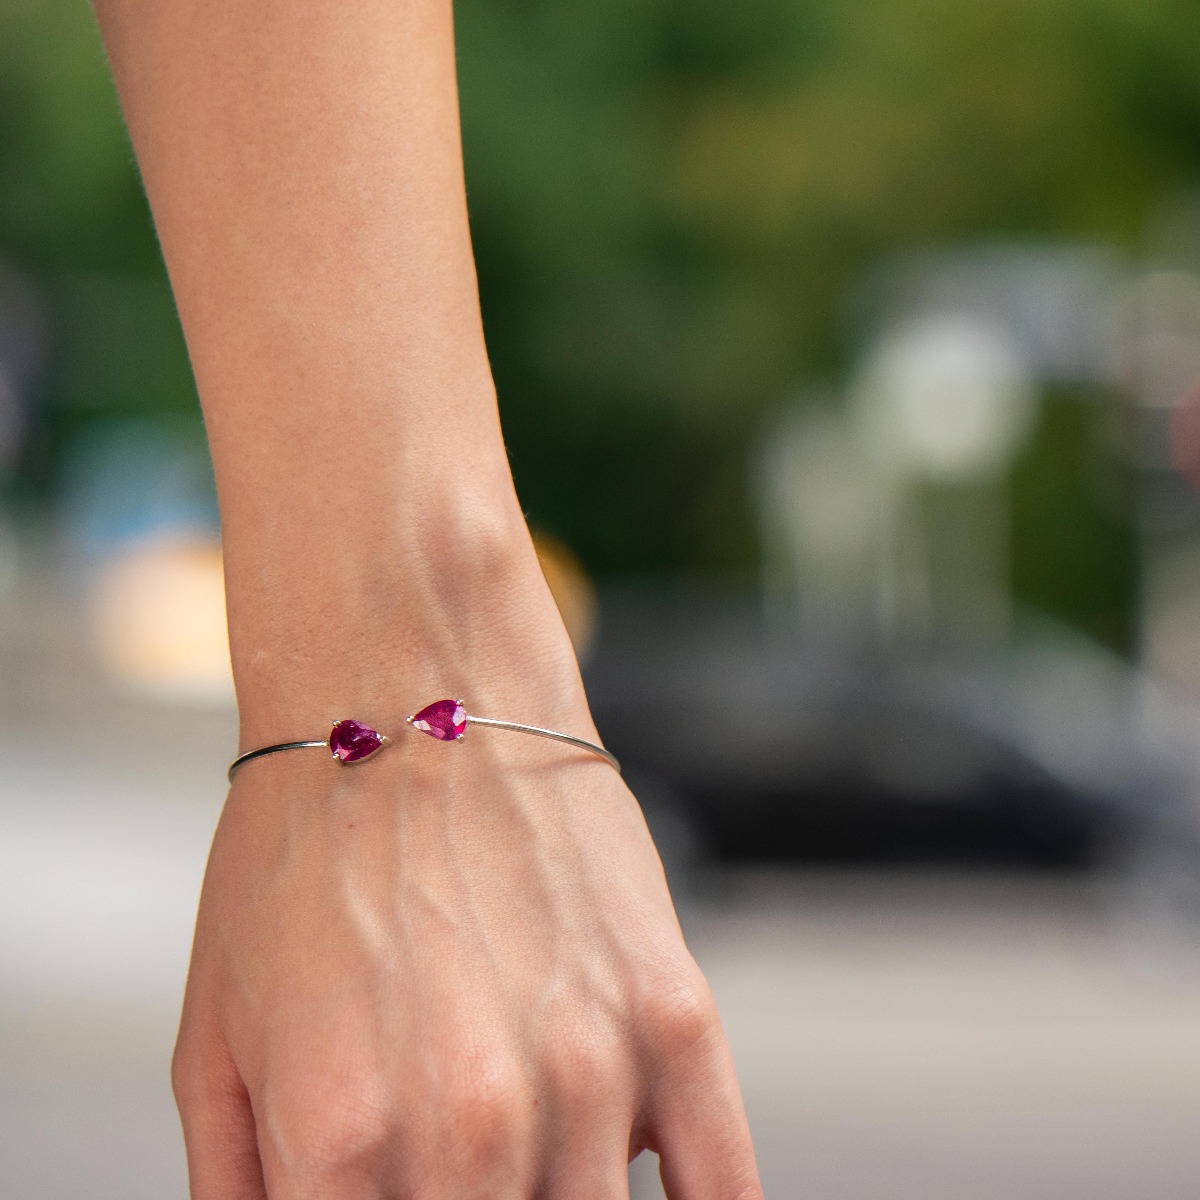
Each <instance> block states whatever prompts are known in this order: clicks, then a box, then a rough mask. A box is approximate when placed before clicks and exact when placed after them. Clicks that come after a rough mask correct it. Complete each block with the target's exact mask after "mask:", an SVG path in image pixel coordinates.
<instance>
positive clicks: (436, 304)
mask: <svg viewBox="0 0 1200 1200" xmlns="http://www.w3.org/2000/svg"><path fill="white" fill-rule="evenodd" d="M97 8H98V12H99V17H100V23H101V26H102V29H103V32H104V36H105V40H106V43H107V46H108V51H109V55H110V59H111V62H112V65H113V70H114V74H115V76H116V80H117V84H118V88H119V90H120V93H121V98H122V101H123V104H124V108H125V113H126V117H127V120H128V123H129V128H130V131H131V134H132V137H133V142H134V147H135V149H136V152H137V156H138V161H139V163H140V166H141V169H142V174H143V178H144V180H145V185H146V190H147V193H148V195H149V198H150V203H151V207H152V209H153V212H154V217H155V221H156V224H157V227H158V231H159V236H160V239H161V242H162V246H163V252H164V255H165V257H166V261H167V266H168V269H169V271H170V275H171V280H172V284H173V286H174V289H175V295H176V298H177V301H178V304H179V310H180V314H181V317H182V320H183V326H184V331H185V333H186V336H187V341H188V346H189V349H190V352H191V356H192V362H193V366H194V369H195V373H196V378H197V382H198V386H199V390H200V396H201V402H202V405H203V408H204V415H205V421H206V425H207V429H208V434H209V442H210V446H211V449H212V456H213V463H214V468H215V472H216V478H217V488H218V494H219V498H220V503H221V519H222V529H223V538H224V552H225V564H226V577H227V594H228V603H229V620H230V642H231V649H232V655H233V664H234V675H235V680H236V684H237V691H238V702H239V713H240V721H241V748H242V749H243V750H247V749H252V748H254V747H255V746H259V745H264V744H267V743H271V742H279V741H285V740H291V739H294V738H309V737H312V736H314V732H315V735H316V736H320V733H321V732H322V731H324V730H325V729H327V728H328V727H329V725H330V723H331V722H332V721H333V720H334V719H336V718H341V717H358V718H361V719H364V720H368V721H371V722H372V723H374V724H376V726H377V727H381V728H384V729H389V728H397V727H398V726H399V725H402V722H403V716H404V714H406V713H408V712H412V711H414V710H415V709H416V708H418V707H420V705H421V704H423V703H424V702H426V701H427V700H430V699H434V698H437V697H440V696H462V697H464V698H465V699H466V700H467V702H468V707H469V708H471V709H473V710H474V711H477V712H480V713H485V714H489V715H497V716H504V717H508V718H510V719H514V720H519V721H526V722H529V723H532V724H536V725H542V726H547V727H550V728H556V729H562V730H566V731H569V732H572V733H575V734H579V735H581V736H584V737H591V738H594V737H595V730H594V727H593V726H592V723H591V718H590V715H589V713H588V709H587V703H586V699H585V697H584V695H583V689H582V686H581V684H580V680H579V675H578V670H577V668H576V665H575V660H574V656H573V654H572V651H571V647H570V644H569V642H568V640H567V638H566V635H565V632H564V630H563V627H562V623H561V621H560V619H559V617H558V613H557V610H556V608H555V606H554V602H553V600H552V598H551V597H550V595H549V592H548V590H547V588H546V586H545V582H544V580H543V578H542V576H541V573H540V571H539V569H538V566H537V560H536V557H535V555H534V553H533V550H532V546H531V543H530V539H529V535H528V531H527V529H526V527H525V522H524V519H523V517H522V514H521V511H520V508H519V506H518V504H517V501H516V497H515V495H514V492H513V487H512V480H511V476H510V474H509V470H508V464H507V461H506V458H505V454H504V447H503V443H502V440H501V435H500V428H499V422H498V418H497V412H496V405H495V397H494V392H493V387H492V382H491V376H490V371H489V368H488V362H487V356H486V352H485V349H484V344H483V337H482V332H481V326H480V317H479V306H478V299H477V294H476V283H475V272H474V264H473V260H472V255H471V247H470V239H469V232H468V227H467V217H466V204H465V198H464V188H463V179H462V165H461V153H460V148H459V134H458V114H457V102H456V91H455V82H454V56H453V36H452V19H451V12H450V6H449V4H448V3H447V2H446V0H359V2H358V3H355V4H334V3H329V2H328V0H326V2H324V3H321V2H319V0H286V2H281V0H203V2H200V0H98V4H97ZM175 1084H176V1093H177V1096H178V1099H179V1103H180V1110H181V1113H182V1115H183V1121H184V1130H185V1135H186V1140H187V1146H188V1161H189V1172H190V1175H191V1180H192V1192H193V1196H194V1197H196V1200H243V1198H248V1197H263V1196H269V1197H271V1200H283V1198H285V1197H286V1198H287V1200H292V1198H293V1197H295V1198H299V1197H309V1196H312V1197H320V1198H321V1200H331V1198H333V1197H346V1198H350V1197H355V1198H357V1197H380V1198H382V1197H396V1196H403V1197H409V1196H416V1195H421V1196H443V1195H444V1196H447V1197H450V1196H453V1197H462V1196H467V1195H481V1196H483V1195H486V1196H488V1197H489V1198H502V1197H512V1198H513V1200H516V1198H518V1197H520V1198H526V1197H533V1196H539V1197H547V1198H550V1197H558V1196H563V1197H565V1196H587V1197H589V1198H591V1197H597V1198H599V1197H620V1196H624V1195H626V1194H627V1192H626V1184H625V1167H626V1163H627V1160H628V1158H629V1157H630V1156H631V1155H632V1154H634V1153H636V1152H637V1151H638V1150H639V1149H641V1148H642V1147H644V1146H649V1147H651V1148H654V1149H657V1150H659V1152H660V1153H661V1154H662V1157H663V1173H664V1178H665V1180H666V1183H667V1187H668V1191H669V1194H670V1195H671V1196H672V1198H673V1200H709V1198H711V1200H718V1198H720V1200H749V1198H751V1197H757V1196H758V1195H759V1191H758V1185H757V1181H756V1175H755V1170H754V1163H753V1154H752V1151H751V1149H750V1144H749V1138H748V1134H747V1131H746V1127H745V1120H744V1117H743V1114H742V1109H741V1101H740V1098H739V1096H738V1090H737V1085H736V1082H735V1080H734V1076H733V1071H732V1066H731V1064H730V1060H729V1056H728V1051H727V1049H726V1045H725V1041H724V1037H723V1035H722V1033H721V1030H720V1026H719V1022H718V1020H717V1017H716V1014H715V1011H714V1009H713V1006H712V1002H711V998H710V997H709V994H708V991H707V989H706V987H705V985H704V981H703V979H702V978H701V976H700V974H699V972H698V971H697V969H696V967H695V964H694V963H693V962H692V960H691V958H690V956H689V955H688V953H687V951H686V948H685V947H684V945H683V941H682V937H681V935H680V932H679V927H678V924H677V922H676V920H675V916H674V912H673V909H672V906H671V902H670V898H669V896H668V894H667V890H666V887H665V884H664V881H663V878H662V873H661V868H660V866H659V863H658V859H657V856H656V855H655V852H654V849H653V846H652V845H651V843H650V840H649V837H648V834H647V833H646V829H645V825H644V823H643V822H642V820H641V816H640V813H639V811H638V808H637V805H636V802H635V800H634V799H633V797H632V796H631V795H630V794H629V792H628V791H627V790H626V789H625V787H624V785H623V784H622V783H621V781H620V778H619V777H618V776H617V775H616V774H615V773H614V772H613V771H612V770H611V768H610V767H609V766H607V765H606V764H605V763H604V762H602V761H601V760H599V759H595V758H592V757H591V756H588V755H586V754H580V753H579V752H577V751H573V750H570V749H568V748H564V747H562V746H560V745H557V744H555V743H551V742H543V741H542V740H540V739H531V738H522V737H517V736H511V735H507V734H499V735H495V736H491V737H489V736H486V735H484V734H483V733H480V734H478V735H475V736H472V737H470V738H469V739H467V740H466V741H465V742H464V743H463V744H462V745H459V746H455V747H447V746H445V745H441V744H438V743H436V742H433V741H431V740H429V739H425V738H420V737H416V736H415V735H414V736H412V737H403V738H401V739H399V740H398V745H397V746H396V747H395V748H389V749H388V750H387V751H386V752H384V753H381V754H380V755H378V756H377V757H376V758H373V759H371V760H370V761H369V762H367V763H364V764H362V765H361V766H359V767H355V768H353V769H348V770H343V769H341V768H339V767H337V766H336V765H335V764H333V763H331V762H329V761H328V760H325V759H322V758H320V756H316V757H309V756H308V755H307V754H294V755H279V756H272V757H270V758H266V759H262V760H258V761H255V762H253V763H250V764H247V766H246V767H245V768H243V769H242V770H241V771H240V772H239V774H238V776H237V782H236V784H235V786H234V787H233V789H232V791H231V793H230V796H229V799H228V801H227V803H226V807H225V811H224V813H223V815H222V819H221V823H220V826H219V828H218V831H217V835H216V838H215V840H214V845H213V851H212V856H211V858H210V862H209V869H208V872H207V875H206V879H205V886H204V894H203V896H202V899H201V906H200V913H199V917H198V922H197V930H196V942H195V947H194V950H193V957H192V967H191V971H190V973H189V979H188V991H187V997H186V1000H185V1005H184V1015H183V1021H182V1025H181V1030H180V1038H179V1044H178V1047H177V1051H176V1061H175Z"/></svg>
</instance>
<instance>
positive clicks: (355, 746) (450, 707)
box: [227, 700, 621, 783]
mask: <svg viewBox="0 0 1200 1200" xmlns="http://www.w3.org/2000/svg"><path fill="white" fill-rule="evenodd" d="M406 723H407V724H408V725H411V726H412V728H413V729H417V730H419V731H420V732H421V733H426V734H428V735H429V736H430V737H433V738H437V739H438V741H441V742H459V741H462V737H463V734H464V733H465V732H466V728H467V726H468V725H488V726H491V727H492V728H493V729H511V730H512V731H513V732H514V733H531V734H533V735H534V736H535V737H544V738H553V739H554V741H556V742H566V743H567V745H569V746H577V747H578V748H579V749H580V750H587V751H588V752H589V753H591V754H597V755H599V756H600V757H601V758H602V759H604V761H605V762H607V763H608V764H609V765H610V766H612V767H614V768H615V769H616V770H617V772H618V773H619V772H620V770H621V764H620V763H619V762H617V760H616V758H615V757H613V755H611V754H610V753H609V752H608V751H607V750H605V749H604V747H603V746H598V745H596V743H595V742H589V741H587V740H586V739H585V738H581V737H576V736H575V735H574V734H571V733H559V732H558V730H556V729H542V728H541V727H540V726H538V725H521V724H518V723H517V722H516V721H496V720H493V719H492V718H490V717H474V716H470V715H468V713H467V711H466V709H465V708H464V707H463V702H462V701H461V700H435V701H434V702H433V703H432V704H427V705H426V706H425V707H424V708H423V709H421V711H420V712H417V713H413V715H412V716H411V717H408V718H407V720H406ZM390 741H391V739H390V738H389V737H387V736H386V735H385V734H382V733H378V732H376V731H375V730H374V729H372V728H371V726H369V725H364V724H363V722H362V721H354V720H349V719H347V720H343V721H338V722H337V723H336V724H335V725H334V727H333V729H332V730H331V731H330V734H329V736H328V737H327V738H326V739H325V740H324V741H319V742H318V741H313V742H278V743H276V744H275V745H273V746H263V747H261V748H260V749H258V750H248V751H246V753H245V754H239V755H238V757H237V758H235V759H234V760H233V762H231V763H230V764H229V770H228V772H227V775H228V777H229V781H230V782H231V783H232V782H233V773H234V772H235V771H236V770H237V769H238V767H241V766H245V764H246V763H248V762H249V761H250V760H251V759H254V758H263V757H265V756H266V755H268V754H280V753H282V752H283V751H284V750H306V749H309V748H311V747H315V746H324V747H325V749H326V750H328V751H329V753H330V755H331V756H332V757H333V758H335V759H337V761H338V762H341V763H353V762H360V761H361V760H362V759H364V758H369V757H370V756H371V755H372V754H374V753H375V751H376V750H379V749H380V748H381V747H383V746H386V745H388V744H389V742H390Z"/></svg>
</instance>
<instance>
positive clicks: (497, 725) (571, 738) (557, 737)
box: [467, 713, 621, 775]
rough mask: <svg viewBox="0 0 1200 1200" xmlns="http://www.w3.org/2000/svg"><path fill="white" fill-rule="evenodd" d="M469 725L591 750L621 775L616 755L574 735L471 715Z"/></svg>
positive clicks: (468, 720)
mask: <svg viewBox="0 0 1200 1200" xmlns="http://www.w3.org/2000/svg"><path fill="white" fill-rule="evenodd" d="M467 724H468V725H490V726H491V727H492V728H493V729H511V730H513V732H514V733H532V734H533V735H534V736H535V737H544V738H553V739H554V741H556V742H566V743H567V745H568V746H578V747H579V748H580V750H590V751H591V752H592V753H593V754H598V755H600V757H601V758H603V759H604V760H605V761H606V762H608V763H610V764H611V765H612V766H613V767H615V768H616V770H617V774H618V775H619V774H620V773H621V764H620V763H619V762H617V760H616V757H615V756H614V755H612V754H610V753H609V752H608V751H607V750H605V748H604V747H603V746H597V745H596V743H595V742H589V741H587V740H586V739H584V738H581V737H576V736H575V735H574V734H573V733H559V732H558V730H556V729H542V728H541V727H540V726H538V725H518V724H517V722H516V721H493V720H492V718H491V717H473V716H471V714H470V713H467Z"/></svg>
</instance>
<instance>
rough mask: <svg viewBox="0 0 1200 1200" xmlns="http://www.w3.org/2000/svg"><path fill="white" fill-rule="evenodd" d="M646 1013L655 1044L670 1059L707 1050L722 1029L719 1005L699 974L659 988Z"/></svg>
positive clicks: (646, 1005) (651, 996)
mask: <svg viewBox="0 0 1200 1200" xmlns="http://www.w3.org/2000/svg"><path fill="white" fill-rule="evenodd" d="M643 1011H644V1013H645V1018H646V1021H647V1023H648V1026H649V1029H650V1036H651V1038H652V1040H653V1042H654V1044H655V1045H657V1046H658V1047H659V1049H660V1050H661V1051H662V1052H663V1053H664V1054H666V1055H668V1056H670V1057H674V1056H676V1055H681V1054H687V1053H689V1052H693V1051H696V1050H698V1049H700V1048H702V1047H704V1046H705V1045H707V1044H709V1043H710V1042H711V1040H712V1039H713V1038H714V1037H716V1036H717V1035H718V1034H719V1032H720V1029H721V1019H720V1017H719V1016H718V1014H717V1005H716V1001H715V1000H714V999H713V996H712V992H711V991H710V990H709V987H708V984H707V983H706V982H705V981H704V978H703V977H702V976H701V975H700V974H699V973H698V972H697V973H695V974H694V975H691V976H689V977H684V978H680V979H675V980H671V981H664V982H660V983H659V984H657V985H656V986H655V987H654V988H653V989H652V990H651V991H650V993H649V994H648V995H647V996H646V998H645V1001H644V1006H643Z"/></svg>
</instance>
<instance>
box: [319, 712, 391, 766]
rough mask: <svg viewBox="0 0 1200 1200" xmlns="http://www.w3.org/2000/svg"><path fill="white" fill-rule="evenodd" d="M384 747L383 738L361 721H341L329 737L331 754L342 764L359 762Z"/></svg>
mask: <svg viewBox="0 0 1200 1200" xmlns="http://www.w3.org/2000/svg"><path fill="white" fill-rule="evenodd" d="M382 745H383V738H381V737H380V736H379V734H377V733H376V732H375V730H373V729H372V728H371V727H370V725H364V724H363V723H362V722H361V721H339V722H338V723H337V724H336V725H335V726H334V727H333V732H332V733H331V734H330V735H329V750H330V753H331V754H332V755H333V757H334V758H338V759H341V761H342V762H357V761H358V760H359V759H360V758H366V757H367V755H368V754H374V753H375V751H376V750H378V749H379V747H380V746H382Z"/></svg>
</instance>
